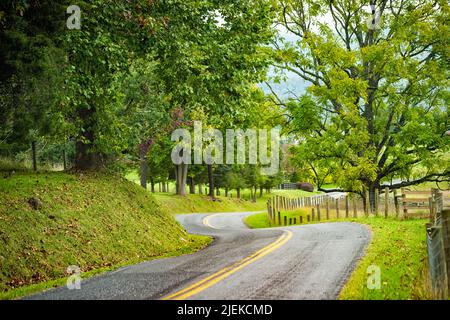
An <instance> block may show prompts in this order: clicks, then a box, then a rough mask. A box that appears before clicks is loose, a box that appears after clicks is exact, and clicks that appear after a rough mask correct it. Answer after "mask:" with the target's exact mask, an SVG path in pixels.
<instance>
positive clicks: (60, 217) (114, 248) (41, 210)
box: [0, 172, 210, 299]
mask: <svg viewBox="0 0 450 320" xmlns="http://www.w3.org/2000/svg"><path fill="white" fill-rule="evenodd" d="M30 198H35V199H38V200H39V204H38V209H33V208H32V206H31V205H30V204H29V203H28V200H29V199H30ZM0 226H1V227H0V267H1V273H0V299H11V298H16V297H19V296H23V295H26V294H29V293H32V292H35V291H39V290H42V289H46V288H49V287H52V286H56V285H62V284H64V283H65V281H66V280H65V279H66V277H67V274H66V269H67V267H68V266H69V265H78V266H79V267H80V268H81V270H82V272H83V273H82V277H83V278H85V277H88V276H91V275H93V274H97V273H99V272H103V271H107V270H112V269H115V268H117V267H120V266H123V265H126V264H130V263H137V262H140V261H143V260H148V259H153V258H157V257H165V256H173V255H179V254H183V253H191V252H194V251H196V250H198V249H200V248H202V247H204V246H205V245H207V244H208V243H209V241H210V239H209V238H207V237H201V236H193V235H188V234H187V233H186V232H185V231H184V230H183V228H182V227H181V226H180V225H179V224H178V223H177V222H176V221H175V220H174V218H173V216H172V215H171V214H168V213H167V212H166V211H165V210H162V209H161V208H160V206H159V205H158V203H157V202H156V201H155V200H154V197H153V196H152V195H151V194H150V193H149V192H146V191H144V190H143V189H141V188H139V187H138V186H136V185H135V184H133V183H131V182H129V181H127V180H125V179H124V178H121V177H118V176H112V175H106V174H77V175H75V174H67V173H56V172H48V173H45V172H42V173H38V174H35V173H27V172H20V173H16V174H13V175H11V174H10V173H7V172H0Z"/></svg>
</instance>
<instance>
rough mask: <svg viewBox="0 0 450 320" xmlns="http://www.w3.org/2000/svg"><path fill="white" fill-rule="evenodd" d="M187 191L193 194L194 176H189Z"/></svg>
mask: <svg viewBox="0 0 450 320" xmlns="http://www.w3.org/2000/svg"><path fill="white" fill-rule="evenodd" d="M189 193H190V194H195V182H194V178H193V177H190V178H189Z"/></svg>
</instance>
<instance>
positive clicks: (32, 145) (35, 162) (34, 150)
mask: <svg viewBox="0 0 450 320" xmlns="http://www.w3.org/2000/svg"><path fill="white" fill-rule="evenodd" d="M31 158H32V161H33V171H37V160H36V158H37V157H36V141H33V142H31Z"/></svg>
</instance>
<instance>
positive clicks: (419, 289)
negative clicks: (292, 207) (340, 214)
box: [245, 210, 430, 300]
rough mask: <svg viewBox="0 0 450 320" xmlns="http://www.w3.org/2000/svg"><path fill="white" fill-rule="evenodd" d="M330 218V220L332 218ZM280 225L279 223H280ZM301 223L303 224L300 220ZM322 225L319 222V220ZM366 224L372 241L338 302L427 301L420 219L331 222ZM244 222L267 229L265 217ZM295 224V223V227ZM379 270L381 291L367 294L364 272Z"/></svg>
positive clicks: (423, 229)
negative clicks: (378, 268)
mask: <svg viewBox="0 0 450 320" xmlns="http://www.w3.org/2000/svg"><path fill="white" fill-rule="evenodd" d="M306 214H310V211H309V210H303V211H296V212H290V213H289V215H288V217H289V216H290V217H294V216H296V217H297V222H298V221H299V219H298V216H299V215H303V217H304V216H305V215H306ZM332 218H334V217H332ZM282 221H283V219H282ZM303 221H306V220H305V218H303ZM322 221H323V220H322ZM329 221H351V222H357V223H362V224H366V225H367V226H368V227H369V228H370V230H371V232H372V239H371V242H370V244H369V246H368V248H367V249H366V254H365V256H364V257H363V258H362V259H361V261H359V263H358V266H357V268H356V270H355V271H354V272H353V274H352V275H351V277H350V279H349V281H348V282H347V284H346V285H345V287H344V288H343V290H342V291H341V294H340V297H339V298H340V299H345V300H348V299H358V300H359V299H361V300H371V299H377V300H378V299H380V300H381V299H429V298H430V295H429V283H428V276H427V272H428V271H427V253H426V233H425V223H426V220H423V219H411V220H404V221H400V220H398V219H395V218H388V219H385V218H382V217H368V218H365V217H360V218H352V219H339V220H336V219H333V220H329ZM245 222H246V223H247V225H249V226H250V227H252V228H267V227H270V222H269V219H268V217H267V214H266V213H261V214H255V215H251V216H249V217H247V218H246V220H245ZM297 224H298V223H297ZM370 265H376V266H378V267H380V270H381V288H380V289H379V290H369V289H368V288H367V280H368V276H369V274H368V273H367V268H368V267H369V266H370Z"/></svg>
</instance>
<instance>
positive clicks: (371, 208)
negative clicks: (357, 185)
mask: <svg viewBox="0 0 450 320" xmlns="http://www.w3.org/2000/svg"><path fill="white" fill-rule="evenodd" d="M375 188H376V185H375V183H369V213H370V214H373V213H375Z"/></svg>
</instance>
